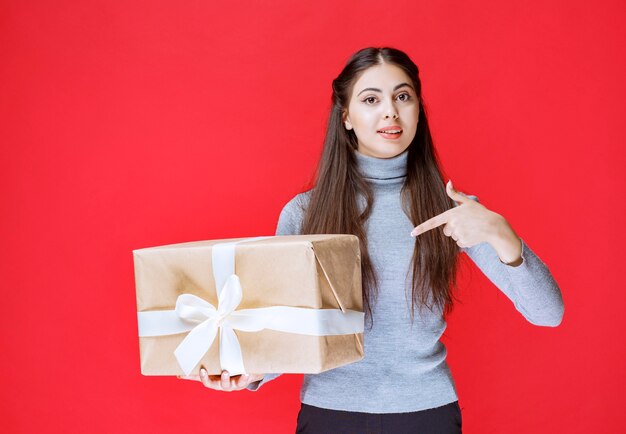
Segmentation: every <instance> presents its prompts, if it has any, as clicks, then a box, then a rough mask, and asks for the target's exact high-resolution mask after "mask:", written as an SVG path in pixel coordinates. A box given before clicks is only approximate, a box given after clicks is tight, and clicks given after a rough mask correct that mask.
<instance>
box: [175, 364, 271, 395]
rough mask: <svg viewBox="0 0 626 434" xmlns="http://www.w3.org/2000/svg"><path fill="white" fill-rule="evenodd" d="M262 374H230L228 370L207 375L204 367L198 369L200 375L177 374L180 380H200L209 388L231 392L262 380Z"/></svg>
mask: <svg viewBox="0 0 626 434" xmlns="http://www.w3.org/2000/svg"><path fill="white" fill-rule="evenodd" d="M263 377H264V374H243V375H234V376H232V377H231V376H230V374H229V373H228V371H222V375H208V374H207V371H206V369H204V368H201V369H200V375H186V376H184V375H183V376H179V377H178V378H180V379H182V380H193V381H200V382H201V383H202V384H204V386H205V387H208V388H209V389H215V390H221V391H223V392H232V391H235V390H243V389H245V388H246V387H247V386H248V384H250V383H254V382H255V381H259V380H262V379H263Z"/></svg>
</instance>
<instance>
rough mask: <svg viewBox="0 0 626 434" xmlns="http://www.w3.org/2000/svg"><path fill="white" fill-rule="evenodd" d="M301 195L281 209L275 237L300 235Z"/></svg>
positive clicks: (255, 386) (266, 378)
mask: <svg viewBox="0 0 626 434" xmlns="http://www.w3.org/2000/svg"><path fill="white" fill-rule="evenodd" d="M302 194H303V193H301V194H298V195H297V196H295V197H294V198H293V199H291V200H290V201H289V202H287V204H286V205H285V206H284V207H283V210H282V211H281V213H280V216H279V217H278V224H277V226H276V235H298V234H300V227H301V224H302V217H303V214H304V212H303V208H302ZM281 375H282V374H265V375H264V376H263V379H262V380H259V381H256V382H254V383H250V384H248V386H247V389H248V390H251V391H253V392H256V391H257V390H259V388H260V387H261V386H263V385H264V384H265V383H267V382H269V381H272V380H274V379H275V378H278V377H280V376H281Z"/></svg>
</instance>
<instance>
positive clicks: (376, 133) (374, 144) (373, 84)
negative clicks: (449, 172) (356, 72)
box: [343, 63, 419, 158]
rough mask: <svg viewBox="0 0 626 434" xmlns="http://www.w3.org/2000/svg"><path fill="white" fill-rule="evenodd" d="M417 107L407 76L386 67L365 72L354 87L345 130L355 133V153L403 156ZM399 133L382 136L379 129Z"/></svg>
mask: <svg viewBox="0 0 626 434" xmlns="http://www.w3.org/2000/svg"><path fill="white" fill-rule="evenodd" d="M418 118H419V103H418V99H417V95H416V93H415V89H413V84H412V82H411V79H410V78H409V76H408V75H407V74H406V73H405V72H404V71H403V70H402V69H401V68H399V67H397V66H395V65H391V64H387V63H383V64H382V65H376V66H372V67H370V68H368V69H366V70H365V71H364V72H363V73H362V74H361V76H360V77H359V79H358V80H357V81H356V82H355V83H354V87H353V89H352V96H351V99H350V103H349V105H348V109H347V111H344V116H343V120H344V126H345V127H346V128H347V129H354V133H355V134H356V137H357V139H358V149H357V150H358V152H360V153H362V154H364V155H368V156H370V157H377V158H392V157H395V156H396V155H399V154H401V153H402V152H404V151H405V150H406V149H407V148H408V147H409V145H410V144H411V141H412V140H413V137H415V132H416V131H417V121H418ZM389 127H392V128H391V129H392V130H396V131H397V130H400V133H391V134H385V133H382V132H381V129H383V128H384V129H390V128H389Z"/></svg>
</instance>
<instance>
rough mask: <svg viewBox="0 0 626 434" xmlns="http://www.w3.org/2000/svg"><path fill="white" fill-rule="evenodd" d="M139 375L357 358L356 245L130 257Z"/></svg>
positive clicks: (213, 247) (250, 244)
mask: <svg viewBox="0 0 626 434" xmlns="http://www.w3.org/2000/svg"><path fill="white" fill-rule="evenodd" d="M133 258H134V267H135V284H136V291H137V312H138V313H137V317H138V330H139V346H140V357H141V373H142V374H144V375H188V374H198V373H199V369H200V366H203V367H204V368H206V369H207V371H208V372H209V374H219V373H221V371H222V369H226V370H228V371H229V372H230V374H231V375H237V374H241V373H244V372H246V373H259V374H265V373H319V372H322V371H326V370H328V369H332V368H336V367H338V366H342V365H345V364H348V363H352V362H355V361H358V360H360V359H362V358H363V326H364V314H363V301H362V287H361V255H360V250H359V240H358V238H357V237H356V236H354V235H325V234H320V235H285V236H271V237H254V238H231V239H223V240H209V241H196V242H189V243H180V244H172V245H167V246H159V247H151V248H144V249H137V250H133Z"/></svg>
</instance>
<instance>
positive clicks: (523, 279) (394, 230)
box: [248, 151, 564, 413]
mask: <svg viewBox="0 0 626 434" xmlns="http://www.w3.org/2000/svg"><path fill="white" fill-rule="evenodd" d="M355 154H356V158H357V163H358V168H359V171H360V173H361V174H362V175H363V176H364V177H365V178H366V179H367V181H368V182H369V183H370V184H371V186H372V187H373V191H374V204H373V210H372V213H371V215H370V218H369V220H368V221H367V223H366V233H367V237H368V249H369V254H370V257H371V261H372V264H373V266H374V267H375V270H376V273H377V275H378V277H379V279H380V280H379V282H380V286H379V292H378V296H377V298H376V299H375V301H374V304H373V306H372V312H373V313H372V315H373V317H374V324H373V328H372V329H371V330H370V329H369V327H368V326H366V327H365V332H364V353H365V356H364V358H363V359H362V360H360V361H358V362H354V363H351V364H349V365H345V366H341V367H339V368H335V369H331V370H329V371H326V372H322V373H319V374H304V381H303V384H302V389H301V390H300V400H301V402H303V403H305V404H309V405H314V406H316V407H322V408H328V409H334V410H346V411H358V412H366V413H403V412H411V411H418V410H424V409H428V408H434V407H439V406H442V405H445V404H448V403H450V402H453V401H456V400H457V399H458V398H457V394H456V387H455V384H454V380H453V378H452V375H451V372H450V369H449V367H448V364H447V363H446V348H445V346H444V345H443V344H442V343H441V342H440V340H439V338H440V337H441V335H442V334H443V332H444V330H445V328H446V322H445V321H444V319H443V316H442V312H441V310H437V309H434V310H435V312H434V313H433V312H431V311H430V310H428V309H422V312H421V314H420V311H419V310H418V309H416V311H415V322H414V323H413V324H411V318H410V311H409V309H410V299H409V300H407V296H406V295H405V294H406V293H405V291H408V294H409V295H410V285H411V277H412V275H411V273H410V272H409V269H410V265H411V257H412V254H413V246H414V243H415V238H413V237H411V235H410V233H411V230H412V229H413V227H414V226H413V224H412V223H411V221H410V220H409V219H408V217H407V216H406V215H405V214H404V212H403V211H402V209H401V206H400V188H401V187H402V184H403V183H404V181H405V179H406V165H407V155H408V151H404V152H403V153H402V154H400V155H397V156H396V157H393V158H388V159H380V158H375V157H370V156H366V155H364V154H361V153H359V152H357V151H355ZM309 194H310V191H308V192H304V193H300V194H298V195H296V196H295V197H294V198H293V199H292V200H291V201H289V202H288V203H287V204H286V205H285V207H284V208H283V210H282V212H281V213H280V217H279V220H278V226H277V229H276V235H297V234H300V229H301V223H302V217H303V208H306V205H307V201H308V200H309ZM471 197H472V199H474V200H478V199H477V198H476V196H471ZM462 251H464V252H465V253H466V254H467V255H469V257H470V258H471V259H472V260H473V262H474V263H475V264H476V265H477V266H478V268H479V269H480V270H481V271H482V272H483V273H484V274H485V275H486V276H487V277H488V278H489V279H490V280H491V281H492V282H493V283H494V284H495V285H496V287H497V288H498V289H499V290H501V291H502V292H503V293H504V294H505V295H506V296H507V297H508V298H509V299H510V300H511V301H512V302H513V304H514V306H515V308H516V309H517V310H518V311H519V312H520V313H521V314H522V315H523V316H524V317H525V318H526V319H527V320H528V321H529V322H530V323H532V324H535V325H540V326H549V327H555V326H557V325H559V324H560V322H561V318H562V317H563V309H564V307H563V300H562V297H561V291H560V289H559V287H558V286H557V284H556V282H555V281H554V279H553V277H552V275H551V273H550V271H549V270H548V268H547V267H546V265H545V264H544V263H543V262H542V261H541V259H539V257H538V256H537V255H535V253H534V252H533V251H532V250H531V249H530V247H528V246H527V245H526V243H525V242H524V241H523V240H522V258H523V262H522V263H521V264H520V265H518V266H516V267H513V266H510V265H506V264H504V263H502V262H501V261H500V259H499V257H498V255H497V254H496V251H495V250H494V249H493V247H491V245H490V244H488V243H486V242H485V243H481V244H477V245H475V246H472V247H469V248H462ZM407 272H409V274H408V276H407ZM405 276H406V278H405ZM366 315H367V314H366ZM366 324H369V321H368V320H367V318H366ZM279 375H281V374H269V373H268V374H266V375H265V377H264V379H263V380H262V381H259V382H256V383H252V384H250V385H249V386H248V389H249V390H252V391H256V390H258V389H259V388H260V387H261V386H262V385H263V384H265V383H267V382H268V381H271V380H273V379H275V378H276V377H278V376H279Z"/></svg>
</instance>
